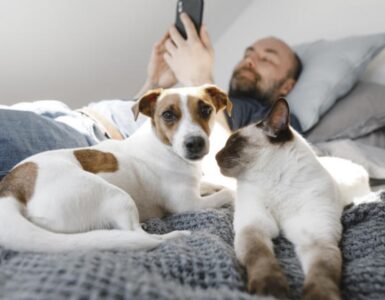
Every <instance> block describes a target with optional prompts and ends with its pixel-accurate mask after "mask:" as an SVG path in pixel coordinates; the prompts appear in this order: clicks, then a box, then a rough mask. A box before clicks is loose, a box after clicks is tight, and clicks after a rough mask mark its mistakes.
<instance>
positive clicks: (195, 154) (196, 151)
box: [184, 136, 207, 160]
mask: <svg viewBox="0 0 385 300" xmlns="http://www.w3.org/2000/svg"><path fill="white" fill-rule="evenodd" d="M184 147H185V149H186V158H187V159H192V160H196V159H201V158H202V157H203V156H205V155H206V154H207V147H206V141H205V139H204V138H203V137H201V136H192V137H189V138H187V139H186V141H185V142H184Z"/></svg>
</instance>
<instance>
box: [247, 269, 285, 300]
mask: <svg viewBox="0 0 385 300" xmlns="http://www.w3.org/2000/svg"><path fill="white" fill-rule="evenodd" d="M248 277H249V278H248V285H247V286H248V291H249V293H251V294H257V295H261V296H262V295H263V296H274V297H276V298H277V299H289V285H288V283H287V280H286V277H285V275H284V274H283V273H282V272H277V271H276V272H269V273H267V274H261V273H259V272H258V270H255V272H253V273H252V274H249V275H248Z"/></svg>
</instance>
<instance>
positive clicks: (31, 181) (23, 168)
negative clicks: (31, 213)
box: [0, 162, 38, 204]
mask: <svg viewBox="0 0 385 300" xmlns="http://www.w3.org/2000/svg"><path fill="white" fill-rule="evenodd" d="M37 170H38V167H37V164H35V163H34V162H26V163H23V164H21V165H19V166H17V167H16V168H14V169H13V170H11V172H10V173H9V174H7V175H6V176H5V177H4V178H3V180H2V181H1V182H0V197H7V196H13V197H15V198H16V199H17V200H19V201H20V202H21V203H23V204H26V203H27V202H28V201H29V200H30V199H31V198H32V195H33V193H34V191H35V184H36V177H37Z"/></svg>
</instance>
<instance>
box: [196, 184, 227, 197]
mask: <svg viewBox="0 0 385 300" xmlns="http://www.w3.org/2000/svg"><path fill="white" fill-rule="evenodd" d="M224 188H225V187H224V186H222V185H216V184H212V183H208V182H201V187H200V195H201V197H206V196H209V195H212V194H214V193H218V192H219V191H221V190H223V189H224Z"/></svg>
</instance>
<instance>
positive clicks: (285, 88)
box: [278, 78, 296, 97]
mask: <svg viewBox="0 0 385 300" xmlns="http://www.w3.org/2000/svg"><path fill="white" fill-rule="evenodd" d="M295 83H296V81H295V80H294V79H293V78H287V79H286V80H285V81H284V82H283V83H282V85H281V87H280V88H279V89H278V95H279V96H280V97H284V96H286V95H287V94H289V93H290V92H291V90H292V89H293V88H294V85H295Z"/></svg>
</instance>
